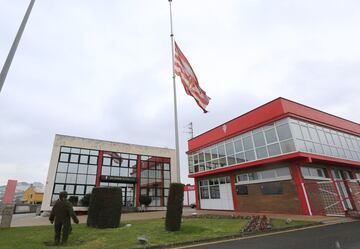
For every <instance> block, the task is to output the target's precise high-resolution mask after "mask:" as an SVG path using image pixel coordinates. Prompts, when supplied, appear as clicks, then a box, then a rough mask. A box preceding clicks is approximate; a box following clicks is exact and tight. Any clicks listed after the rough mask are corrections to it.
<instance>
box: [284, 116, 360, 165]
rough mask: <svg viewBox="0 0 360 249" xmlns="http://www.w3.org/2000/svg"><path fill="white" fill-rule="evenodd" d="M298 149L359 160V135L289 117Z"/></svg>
mask: <svg viewBox="0 0 360 249" xmlns="http://www.w3.org/2000/svg"><path fill="white" fill-rule="evenodd" d="M290 120H291V122H290V124H291V130H292V132H293V137H294V140H295V144H296V148H297V150H298V151H305V152H310V153H315V154H320V155H325V156H331V157H338V158H342V159H347V160H353V161H360V137H356V136H353V135H350V134H346V133H344V132H340V131H336V130H333V129H328V128H324V127H321V126H319V125H314V124H311V123H307V122H303V121H300V120H296V119H290Z"/></svg>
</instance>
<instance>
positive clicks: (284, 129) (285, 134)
mask: <svg viewBox="0 0 360 249" xmlns="http://www.w3.org/2000/svg"><path fill="white" fill-rule="evenodd" d="M276 131H277V133H278V136H279V140H280V141H283V140H286V139H289V138H291V131H290V127H289V124H283V125H279V126H277V127H276Z"/></svg>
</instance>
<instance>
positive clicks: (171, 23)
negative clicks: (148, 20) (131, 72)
mask: <svg viewBox="0 0 360 249" xmlns="http://www.w3.org/2000/svg"><path fill="white" fill-rule="evenodd" d="M171 2H172V0H169V7H170V37H171V59H172V69H173V72H172V78H173V90H174V119H175V145H176V166H177V167H176V175H177V182H180V153H179V128H178V117H177V101H176V84H175V63H174V32H173V22H172V10H171Z"/></svg>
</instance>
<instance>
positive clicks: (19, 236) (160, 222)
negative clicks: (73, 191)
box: [0, 218, 311, 249]
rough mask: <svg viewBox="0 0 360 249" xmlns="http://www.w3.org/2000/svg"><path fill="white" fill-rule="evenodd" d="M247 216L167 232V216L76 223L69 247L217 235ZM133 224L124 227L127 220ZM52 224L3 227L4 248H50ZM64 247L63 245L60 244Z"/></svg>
mask: <svg viewBox="0 0 360 249" xmlns="http://www.w3.org/2000/svg"><path fill="white" fill-rule="evenodd" d="M247 222H248V220H245V219H205V218H198V219H184V222H183V223H182V226H181V231H178V232H166V231H165V229H164V223H165V220H164V219H156V220H142V221H127V222H126V223H122V224H121V227H119V228H116V229H94V228H88V227H86V225H84V224H81V225H73V233H72V234H71V235H70V238H69V244H68V246H67V247H66V248H79V249H81V248H84V249H85V248H86V249H99V248H104V249H105V248H106V249H112V248H114V249H115V248H116V249H118V248H132V247H140V248H141V245H140V244H139V242H138V241H137V236H140V235H145V236H146V237H147V238H148V239H149V242H150V243H149V244H148V245H157V244H166V243H173V242H181V241H190V240H197V239H205V238H214V237H218V236H224V235H231V234H235V233H239V231H240V230H241V229H242V228H243V227H244V226H245V225H246V224H247ZM128 223H130V224H132V226H131V227H125V224H128ZM309 223H311V222H309V221H293V222H292V223H291V224H289V225H288V224H286V223H285V221H284V220H276V219H273V220H272V224H273V227H274V228H279V227H287V226H296V225H304V224H309ZM53 234H54V233H53V227H52V226H36V227H19V228H10V229H0V248H1V249H22V248H24V249H41V248H49V247H48V246H45V245H44V242H45V241H52V240H53ZM57 248H61V247H57Z"/></svg>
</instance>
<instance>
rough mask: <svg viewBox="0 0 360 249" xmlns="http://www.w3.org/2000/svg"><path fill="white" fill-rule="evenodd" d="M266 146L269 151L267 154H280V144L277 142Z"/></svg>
mask: <svg viewBox="0 0 360 249" xmlns="http://www.w3.org/2000/svg"><path fill="white" fill-rule="evenodd" d="M267 148H268V151H269V156H276V155H280V154H281V151H280V145H279V144H278V143H276V144H271V145H268V147H267Z"/></svg>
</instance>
